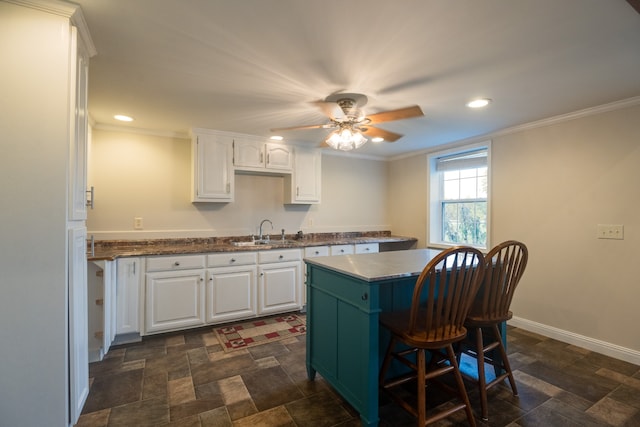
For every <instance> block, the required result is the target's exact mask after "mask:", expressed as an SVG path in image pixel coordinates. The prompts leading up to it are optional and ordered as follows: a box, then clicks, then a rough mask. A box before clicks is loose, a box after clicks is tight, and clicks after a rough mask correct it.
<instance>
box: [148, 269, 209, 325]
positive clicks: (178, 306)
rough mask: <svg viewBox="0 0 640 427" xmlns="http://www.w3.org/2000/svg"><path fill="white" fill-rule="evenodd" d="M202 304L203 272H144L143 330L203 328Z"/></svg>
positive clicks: (203, 300)
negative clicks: (145, 277)
mask: <svg viewBox="0 0 640 427" xmlns="http://www.w3.org/2000/svg"><path fill="white" fill-rule="evenodd" d="M204 302H205V299H204V270H178V271H162V272H154V273H147V280H146V298H145V331H146V332H147V333H155V332H165V331H172V330H177V329H184V328H189V327H194V326H201V325H204V324H205V320H204V305H205V304H204Z"/></svg>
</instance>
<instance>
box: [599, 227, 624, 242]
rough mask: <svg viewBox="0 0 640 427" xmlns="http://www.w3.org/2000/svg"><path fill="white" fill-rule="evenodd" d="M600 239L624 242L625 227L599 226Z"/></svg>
mask: <svg viewBox="0 0 640 427" xmlns="http://www.w3.org/2000/svg"><path fill="white" fill-rule="evenodd" d="M597 237H598V239H614V240H624V225H622V224H598V235H597Z"/></svg>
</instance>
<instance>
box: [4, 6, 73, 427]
mask: <svg viewBox="0 0 640 427" xmlns="http://www.w3.org/2000/svg"><path fill="white" fill-rule="evenodd" d="M68 28H69V20H68V19H67V18H63V17H62V16H56V15H54V14H48V13H44V12H40V11H36V10H33V9H29V8H25V7H20V6H16V5H13V4H9V3H6V2H0V58H2V79H0V93H1V94H2V95H1V97H2V102H0V170H1V171H2V179H0V199H1V200H2V210H1V212H2V220H1V221H0V224H1V225H0V292H1V293H2V296H1V297H0V343H1V344H0V361H1V362H0V425H2V426H37V425H40V426H44V425H49V426H63V425H66V420H67V392H68V388H67V384H68V366H67V363H68V361H67V358H66V353H67V278H66V268H67V261H66V260H67V257H66V255H67V254H66V251H67V249H66V248H67V245H66V240H67V233H66V210H67V199H66V194H67V167H68V162H69V135H68V126H69V111H70V109H69V96H68V94H69V86H68V82H69V78H68V75H69V68H68V67H69V55H68V49H69V38H68V34H69V29H68Z"/></svg>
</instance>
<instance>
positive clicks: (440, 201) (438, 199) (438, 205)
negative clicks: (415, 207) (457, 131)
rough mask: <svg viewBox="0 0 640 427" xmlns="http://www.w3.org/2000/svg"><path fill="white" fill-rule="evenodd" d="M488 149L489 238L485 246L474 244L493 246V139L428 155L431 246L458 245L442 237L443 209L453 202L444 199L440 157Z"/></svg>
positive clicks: (486, 246) (487, 219)
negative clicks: (439, 164) (438, 163)
mask: <svg viewBox="0 0 640 427" xmlns="http://www.w3.org/2000/svg"><path fill="white" fill-rule="evenodd" d="M483 149H485V150H486V151H487V199H486V201H487V218H486V227H487V239H486V242H485V246H477V245H470V246H474V247H476V248H478V249H480V250H488V248H490V247H491V175H492V173H491V140H486V141H481V142H477V143H472V144H466V145H460V146H456V147H453V148H448V149H445V150H439V151H434V152H432V153H429V154H428V155H427V169H428V170H427V179H428V183H427V189H428V195H427V227H426V232H427V236H426V241H427V246H428V247H430V248H441V249H446V248H450V247H453V246H456V245H457V243H448V242H444V241H443V240H444V239H443V237H442V230H443V223H442V221H443V215H442V209H443V205H444V203H447V202H451V201H447V200H444V197H443V194H444V179H443V178H444V171H437V170H436V164H437V161H438V159H441V158H443V157H449V156H454V155H457V154H464V153H469V152H473V151H478V150H483ZM477 200H478V199H459V200H456V201H455V202H458V203H461V202H466V201H477Z"/></svg>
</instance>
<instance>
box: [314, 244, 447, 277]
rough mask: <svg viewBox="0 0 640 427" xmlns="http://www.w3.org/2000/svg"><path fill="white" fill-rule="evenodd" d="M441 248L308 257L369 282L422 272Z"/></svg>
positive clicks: (316, 262) (334, 269) (318, 264)
mask: <svg viewBox="0 0 640 427" xmlns="http://www.w3.org/2000/svg"><path fill="white" fill-rule="evenodd" d="M440 252H441V250H440V249H411V250H404V251H390V252H378V253H373V254H356V255H335V256H326V257H314V258H305V259H304V261H305V262H306V263H307V264H312V265H317V266H319V267H324V268H328V269H330V270H333V271H337V272H340V273H344V274H346V275H348V276H352V277H355V278H357V279H361V280H364V281H367V282H378V281H381V280H389V279H395V278H402V277H411V276H418V275H420V273H421V272H422V270H423V269H424V267H425V266H426V265H427V264H428V263H429V261H431V259H432V258H433V257H435V256H436V255H437V254H439V253H440Z"/></svg>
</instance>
